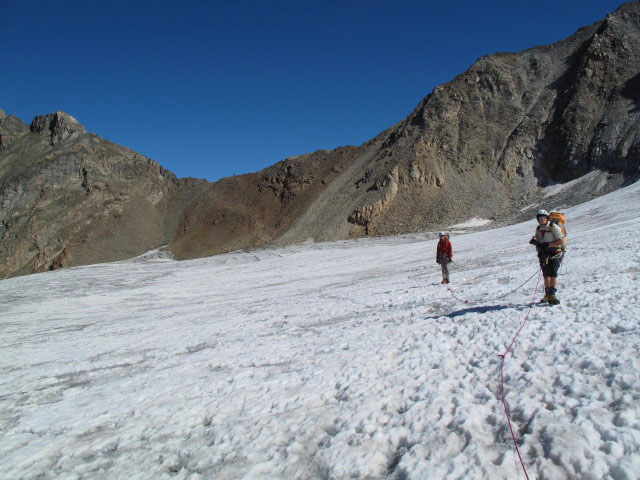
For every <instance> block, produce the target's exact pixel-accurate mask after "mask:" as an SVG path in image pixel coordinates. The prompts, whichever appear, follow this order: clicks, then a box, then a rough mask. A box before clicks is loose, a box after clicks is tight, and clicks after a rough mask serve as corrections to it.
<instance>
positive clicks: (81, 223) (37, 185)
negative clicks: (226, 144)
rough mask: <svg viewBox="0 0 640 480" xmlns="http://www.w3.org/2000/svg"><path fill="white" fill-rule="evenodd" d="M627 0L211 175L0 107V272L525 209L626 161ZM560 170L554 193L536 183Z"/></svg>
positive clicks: (65, 119) (600, 178) (634, 50)
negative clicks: (297, 150) (318, 144)
mask: <svg viewBox="0 0 640 480" xmlns="http://www.w3.org/2000/svg"><path fill="white" fill-rule="evenodd" d="M639 59H640V3H639V2H631V3H626V4H623V5H622V6H620V7H619V8H618V9H617V10H616V12H614V13H613V14H610V15H608V16H607V17H606V18H605V19H603V20H601V21H599V22H596V23H595V24H594V25H591V26H588V27H583V28H581V29H580V30H578V31H577V32H576V33H575V34H574V35H572V36H571V37H569V38H567V39H565V40H562V41H560V42H558V43H556V44H553V45H546V46H540V47H534V48H530V49H528V50H525V51H523V52H519V53H499V54H495V55H489V56H486V57H482V58H480V59H478V60H477V61H476V62H475V63H474V64H473V65H472V66H471V67H470V68H469V69H468V70H467V71H465V72H463V73H461V74H460V75H458V76H457V77H456V78H454V79H453V80H452V81H451V82H449V83H447V84H444V85H441V86H439V87H436V88H435V89H434V90H433V92H432V93H431V94H429V95H428V96H427V97H425V99H423V100H422V101H421V102H420V103H419V104H418V106H417V107H416V108H415V109H414V111H413V112H412V113H411V114H410V115H409V116H408V117H407V118H406V119H405V120H403V121H401V122H399V123H398V124H396V125H394V126H392V127H391V128H389V129H387V130H385V131H384V132H382V133H380V134H379V135H378V136H377V137H375V138H374V139H372V140H370V141H368V142H366V143H365V144H363V145H361V146H359V147H351V146H350V147H341V148H339V149H336V150H333V151H318V152H314V153H311V154H307V155H301V156H298V157H292V158H288V159H285V160H283V161H281V162H279V163H277V164H275V165H273V166H271V167H268V168H266V169H264V170H262V171H260V172H256V173H252V174H247V175H241V176H237V177H230V178H224V179H222V180H220V181H218V182H216V183H209V182H206V181H203V180H196V179H183V180H180V179H177V178H175V176H174V175H173V174H171V173H170V172H168V171H166V170H164V169H163V168H162V167H160V166H159V165H158V164H157V163H155V162H153V161H152V160H150V159H147V158H146V157H143V156H141V155H138V154H136V153H135V152H133V151H131V150H129V149H126V148H124V147H119V146H117V145H114V144H111V143H109V142H107V141H106V140H103V139H101V138H100V137H97V136H96V135H93V134H89V133H86V131H85V129H84V128H83V127H82V126H81V125H80V124H79V123H78V122H77V121H76V120H75V119H73V117H71V116H69V115H67V114H64V113H63V112H56V113H55V114H51V115H45V116H39V117H36V119H34V121H33V122H32V124H31V126H30V127H27V126H26V125H25V124H23V123H22V122H21V121H19V120H18V119H16V118H15V117H12V116H6V115H4V114H2V115H0V201H1V202H2V203H1V204H0V257H1V258H2V260H1V262H2V263H0V275H2V276H8V275H16V274H21V273H29V272H32V271H40V270H43V269H47V268H56V267H58V266H66V265H79V264H83V263H93V262H101V261H109V260H116V259H121V258H126V257H127V256H133V255H137V254H140V253H143V252H144V251H146V250H150V249H151V248H156V247H158V246H161V245H169V246H168V248H169V249H170V250H171V251H172V252H173V254H174V255H175V256H176V258H179V259H185V258H194V257H200V256H206V255H212V254H217V253H222V252H227V251H230V250H235V249H241V248H248V247H256V246H262V245H287V244H292V243H297V242H303V241H307V240H309V239H312V240H314V241H324V240H335V239H344V238H354V237H360V236H367V235H393V234H403V233H411V232H416V231H424V230H428V229H439V228H445V227H447V226H449V225H451V224H453V223H456V222H459V221H465V220H468V219H470V218H472V217H479V218H486V219H490V220H493V222H494V224H496V223H505V222H509V221H516V220H519V219H522V218H526V217H529V216H530V215H531V211H532V209H534V208H535V206H537V205H538V204H540V203H541V202H546V203H545V204H546V205H548V204H549V202H553V206H556V207H566V206H569V205H572V204H576V203H579V202H582V201H584V200H586V199H589V198H591V197H592V196H594V195H598V194H601V193H606V192H607V191H610V190H612V189H615V188H618V187H620V186H621V185H623V184H625V182H630V181H633V180H635V179H636V178H637V177H638V175H640V62H639V61H638V60H639ZM579 178H582V180H580V181H574V182H571V183H570V184H569V186H568V187H567V188H564V189H562V190H561V193H559V194H558V195H556V196H555V197H552V198H548V197H545V195H548V192H549V190H544V187H547V186H549V185H552V184H554V183H557V182H569V181H572V180H575V179H579Z"/></svg>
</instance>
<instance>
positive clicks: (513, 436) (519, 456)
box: [499, 270, 541, 480]
mask: <svg viewBox="0 0 640 480" xmlns="http://www.w3.org/2000/svg"><path fill="white" fill-rule="evenodd" d="M540 272H541V270H538V272H537V273H538V281H537V282H536V289H535V291H534V293H533V298H532V299H531V304H530V305H529V309H528V310H527V314H526V315H525V316H524V321H523V322H522V325H520V328H519V329H518V331H517V332H516V334H515V335H514V336H513V339H511V343H510V344H509V348H507V350H506V351H505V352H504V353H503V354H502V355H499V357H500V358H501V361H500V384H501V387H500V389H501V395H502V406H503V407H504V413H505V415H506V417H507V423H508V424H509V430H510V431H511V438H512V439H513V444H514V445H515V447H516V453H517V454H518V458H519V459H520V465H522V471H523V472H524V476H525V477H526V478H527V480H529V475H528V474H527V468H526V467H525V466H524V461H523V460H522V455H520V448H518V442H517V441H516V436H515V434H514V433H513V427H512V426H511V420H510V418H509V408H508V407H507V401H506V400H505V398H504V397H505V394H504V373H503V367H504V362H505V359H506V357H507V355H508V354H509V352H511V349H512V348H513V345H514V344H515V343H516V339H517V338H518V335H519V334H520V332H521V331H522V329H523V328H524V325H525V324H526V323H527V320H529V314H530V313H531V309H532V308H533V305H534V303H533V302H534V301H535V298H536V295H537V294H538V286H539V285H540ZM527 281H528V280H527Z"/></svg>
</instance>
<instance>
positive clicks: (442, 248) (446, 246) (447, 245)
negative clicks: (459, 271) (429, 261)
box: [436, 238, 453, 261]
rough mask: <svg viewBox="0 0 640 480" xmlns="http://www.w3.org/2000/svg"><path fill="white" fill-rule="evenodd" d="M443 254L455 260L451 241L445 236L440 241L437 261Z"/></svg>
mask: <svg viewBox="0 0 640 480" xmlns="http://www.w3.org/2000/svg"><path fill="white" fill-rule="evenodd" d="M441 255H443V256H446V257H449V260H453V250H452V249H451V242H450V241H449V239H448V238H443V239H442V240H440V241H439V242H438V250H437V251H436V261H437V260H438V259H439V258H440V256H441Z"/></svg>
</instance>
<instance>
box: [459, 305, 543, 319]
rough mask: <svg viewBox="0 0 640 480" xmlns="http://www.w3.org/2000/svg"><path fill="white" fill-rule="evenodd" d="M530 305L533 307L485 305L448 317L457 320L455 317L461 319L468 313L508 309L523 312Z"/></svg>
mask: <svg viewBox="0 0 640 480" xmlns="http://www.w3.org/2000/svg"><path fill="white" fill-rule="evenodd" d="M530 305H531V304H530V303H527V304H524V305H484V306H481V307H471V308H463V309H461V310H455V311H453V312H451V313H450V314H449V315H447V317H450V318H455V317H460V316H462V315H466V314H467V313H487V312H497V311H499V310H506V309H508V308H513V309H516V310H522V309H523V308H527V307H529V306H530Z"/></svg>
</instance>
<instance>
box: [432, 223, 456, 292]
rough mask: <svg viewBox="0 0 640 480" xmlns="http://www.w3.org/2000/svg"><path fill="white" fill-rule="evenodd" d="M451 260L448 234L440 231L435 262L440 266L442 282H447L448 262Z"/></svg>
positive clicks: (451, 253)
mask: <svg viewBox="0 0 640 480" xmlns="http://www.w3.org/2000/svg"><path fill="white" fill-rule="evenodd" d="M452 261H453V250H452V249H451V242H450V241H449V235H447V234H446V233H444V232H440V241H439V242H438V249H437V251H436V262H437V263H439V264H440V267H441V268H442V283H449V263H451V262H452Z"/></svg>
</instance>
